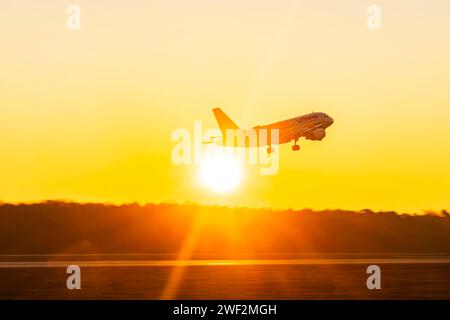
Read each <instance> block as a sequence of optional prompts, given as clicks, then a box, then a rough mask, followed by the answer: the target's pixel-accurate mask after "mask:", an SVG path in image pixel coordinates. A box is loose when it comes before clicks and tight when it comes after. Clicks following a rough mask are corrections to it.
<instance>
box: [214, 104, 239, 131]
mask: <svg viewBox="0 0 450 320" xmlns="http://www.w3.org/2000/svg"><path fill="white" fill-rule="evenodd" d="M213 112H214V116H215V117H216V120H217V123H218V124H219V128H220V131H222V134H223V135H224V136H225V134H226V130H227V129H239V127H238V126H237V125H236V123H234V122H233V120H231V119H230V118H229V117H228V116H227V115H226V114H225V112H223V111H222V110H221V109H220V108H214V109H213Z"/></svg>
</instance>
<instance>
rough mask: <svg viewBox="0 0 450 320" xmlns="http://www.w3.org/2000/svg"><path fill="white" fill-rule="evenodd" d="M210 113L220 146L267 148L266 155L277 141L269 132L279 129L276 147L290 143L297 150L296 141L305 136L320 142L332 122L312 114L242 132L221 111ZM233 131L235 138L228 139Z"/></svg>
mask: <svg viewBox="0 0 450 320" xmlns="http://www.w3.org/2000/svg"><path fill="white" fill-rule="evenodd" d="M213 112H214V116H215V117H216V120H217V123H218V124H219V128H220V131H222V141H223V145H228V146H229V145H230V144H231V145H232V146H235V147H259V146H264V145H267V146H268V148H267V152H269V153H270V152H272V151H273V148H272V147H271V145H272V144H276V143H277V142H276V141H271V135H270V131H271V129H278V130H279V131H278V134H279V136H278V144H282V143H287V142H290V141H293V142H294V145H293V146H292V150H293V151H298V150H300V146H299V145H298V144H297V141H298V139H300V138H301V137H305V138H306V139H308V140H319V141H320V140H322V139H323V138H324V137H325V135H326V132H325V129H326V128H328V127H329V126H331V125H332V124H333V122H334V121H333V119H332V118H331V117H330V116H329V115H327V114H326V113H323V112H312V113H310V114H306V115H303V116H300V117H295V118H292V119H288V120H283V121H279V122H275V123H272V124H269V125H263V126H256V127H253V128H252V129H250V130H241V129H239V127H238V126H237V125H236V123H234V122H233V120H231V119H230V118H229V117H228V116H227V115H226V114H225V113H224V112H223V111H222V110H221V109H220V108H214V109H213ZM233 132H234V136H233V135H231V136H230V135H228V136H227V134H229V133H233ZM236 132H237V133H236ZM262 133H264V134H262ZM262 136H265V138H264V139H260V138H261V137H262ZM239 137H241V139H239ZM242 137H243V138H242ZM252 137H253V140H252ZM227 140H228V141H227Z"/></svg>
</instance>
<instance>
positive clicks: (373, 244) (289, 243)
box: [0, 202, 450, 254]
mask: <svg viewBox="0 0 450 320" xmlns="http://www.w3.org/2000/svg"><path fill="white" fill-rule="evenodd" d="M186 243H189V244H190V245H191V248H190V249H191V250H192V251H193V252H195V253H203V254H208V253H220V254H241V253H308V252H309V253H320V252H323V253H333V252H336V253H358V252H359V253H361V252H364V253H371V252H373V253H375V252H376V253H393V252H404V253H408V252H411V253H413V252H420V253H427V252H429V253H438V252H440V253H445V252H447V253H450V218H449V217H448V214H447V212H442V213H441V214H436V215H431V214H427V215H406V214H403V215H400V214H396V213H395V212H372V211H370V210H363V211H360V212H352V211H341V210H325V211H311V210H309V209H305V210H282V211H281V210H280V211H277V210H270V209H257V208H255V209H251V208H227V207H214V206H200V205H194V204H184V205H181V204H158V205H146V206H139V205H123V206H113V205H106V204H105V205H102V204H76V203H62V202H46V203H40V204H29V205H24V204H21V205H10V204H3V205H0V254H39V253H176V252H179V251H180V249H181V248H182V247H183V244H184V245H186Z"/></svg>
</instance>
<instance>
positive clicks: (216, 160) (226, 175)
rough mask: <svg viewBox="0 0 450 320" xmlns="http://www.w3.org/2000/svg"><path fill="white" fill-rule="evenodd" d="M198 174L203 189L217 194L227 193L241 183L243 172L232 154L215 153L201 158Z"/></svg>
mask: <svg viewBox="0 0 450 320" xmlns="http://www.w3.org/2000/svg"><path fill="white" fill-rule="evenodd" d="M198 174H199V180H200V182H201V184H202V185H204V186H205V187H207V188H209V189H210V190H212V191H215V192H217V193H229V192H231V191H233V190H235V189H236V188H237V187H238V186H239V184H240V183H241V181H242V176H243V170H242V167H241V165H240V163H239V161H238V160H237V159H236V158H235V157H234V156H233V155H232V154H227V153H226V152H218V151H217V152H210V153H207V154H205V155H204V156H203V159H202V161H201V163H200V167H199V172H198Z"/></svg>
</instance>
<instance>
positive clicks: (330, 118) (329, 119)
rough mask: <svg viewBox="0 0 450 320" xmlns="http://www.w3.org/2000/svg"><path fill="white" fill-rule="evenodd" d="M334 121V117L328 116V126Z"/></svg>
mask: <svg viewBox="0 0 450 320" xmlns="http://www.w3.org/2000/svg"><path fill="white" fill-rule="evenodd" d="M333 122H334V120H333V118H332V117H330V116H328V126H331V125H332V124H333Z"/></svg>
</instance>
